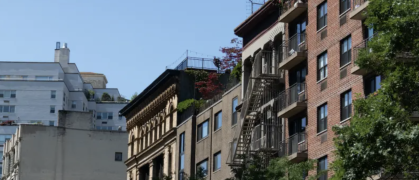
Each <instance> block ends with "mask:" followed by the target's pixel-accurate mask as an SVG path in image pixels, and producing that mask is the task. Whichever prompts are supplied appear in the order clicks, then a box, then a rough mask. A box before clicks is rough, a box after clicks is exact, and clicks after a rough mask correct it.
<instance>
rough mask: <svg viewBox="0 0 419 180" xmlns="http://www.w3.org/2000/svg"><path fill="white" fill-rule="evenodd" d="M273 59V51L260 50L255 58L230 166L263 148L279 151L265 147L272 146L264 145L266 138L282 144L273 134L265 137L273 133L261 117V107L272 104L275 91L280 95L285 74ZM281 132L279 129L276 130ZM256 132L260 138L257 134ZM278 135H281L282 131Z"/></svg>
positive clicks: (231, 153) (240, 162) (230, 158)
mask: <svg viewBox="0 0 419 180" xmlns="http://www.w3.org/2000/svg"><path fill="white" fill-rule="evenodd" d="M273 57H276V56H275V54H274V53H273V51H261V52H259V53H257V54H256V56H255V58H254V62H253V65H252V73H251V78H249V80H248V84H247V91H246V95H245V96H244V101H243V106H242V110H241V114H240V121H239V124H238V127H237V129H236V132H235V135H234V137H235V140H236V142H234V144H232V149H231V151H230V154H229V156H230V157H229V161H230V162H229V164H230V165H231V166H237V165H241V164H242V163H244V162H245V160H246V157H247V156H248V155H249V154H251V153H253V152H255V151H259V150H261V147H264V148H265V150H266V149H267V150H269V149H271V150H274V149H276V148H272V147H271V145H268V146H269V147H268V146H266V144H272V143H265V142H266V139H270V140H273V141H278V145H279V143H280V140H279V138H271V137H270V135H268V136H269V138H266V137H267V136H266V132H271V130H266V129H270V126H269V127H268V126H266V122H264V118H263V117H264V116H263V115H262V111H263V109H262V106H263V105H265V104H266V103H267V102H272V100H273V99H274V98H275V97H276V96H277V94H276V92H279V89H278V87H279V84H280V78H282V77H283V73H282V71H281V73H280V72H279V70H278V67H277V66H278V59H277V58H273ZM272 109H273V108H272ZM272 114H274V113H272ZM271 122H272V121H271ZM279 130H280V128H278V130H276V131H279ZM255 131H257V132H255ZM257 133H258V134H259V135H258V136H256V135H255V134H257ZM263 133H264V134H263ZM276 133H278V134H279V132H276ZM261 134H262V135H261ZM264 135H265V136H264ZM252 138H253V139H252ZM253 144H255V145H253ZM275 146H277V145H275Z"/></svg>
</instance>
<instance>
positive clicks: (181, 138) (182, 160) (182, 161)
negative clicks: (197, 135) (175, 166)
mask: <svg viewBox="0 0 419 180" xmlns="http://www.w3.org/2000/svg"><path fill="white" fill-rule="evenodd" d="M182 165H183V166H182ZM184 170H185V132H183V133H181V134H180V135H179V177H180V178H182V177H183V172H184ZM182 179H183V178H182Z"/></svg>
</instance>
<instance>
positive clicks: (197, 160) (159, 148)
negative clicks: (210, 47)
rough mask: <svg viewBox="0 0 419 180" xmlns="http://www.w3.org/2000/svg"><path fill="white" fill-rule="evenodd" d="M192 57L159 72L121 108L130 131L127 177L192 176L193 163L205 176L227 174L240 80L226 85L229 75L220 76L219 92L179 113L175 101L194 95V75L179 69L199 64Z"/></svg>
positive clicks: (129, 179) (178, 179)
mask: <svg viewBox="0 0 419 180" xmlns="http://www.w3.org/2000/svg"><path fill="white" fill-rule="evenodd" d="M191 59H192V60H191ZM191 59H189V60H188V58H187V59H186V60H185V61H183V62H182V63H181V64H179V65H178V66H176V68H174V69H168V70H166V71H165V72H163V73H162V74H161V75H160V76H159V77H158V78H157V79H156V80H154V82H153V83H151V84H150V85H149V86H148V87H147V88H146V89H145V90H144V91H143V92H142V93H140V94H139V95H138V97H137V98H135V99H134V100H133V101H131V102H130V103H129V104H128V105H127V106H126V107H125V108H123V109H122V110H121V112H120V113H121V114H122V115H124V116H125V117H126V118H127V131H128V132H129V142H128V159H127V161H125V164H126V166H127V180H152V179H154V178H161V177H163V175H170V176H171V177H172V179H173V180H182V179H184V177H185V176H186V175H188V176H193V175H194V174H195V173H196V170H197V169H198V167H202V168H203V169H204V171H205V173H206V176H207V179H217V180H218V179H226V178H229V177H231V174H230V167H229V166H228V165H227V159H228V154H229V153H228V152H229V150H230V149H231V148H230V146H231V145H232V144H233V134H232V133H234V132H235V130H234V129H235V127H236V126H237V125H236V124H238V114H237V110H236V107H237V105H238V104H239V102H240V101H241V85H240V83H239V81H236V82H231V81H230V83H229V84H227V83H226V82H227V80H228V74H223V75H221V76H223V77H225V78H221V79H223V81H225V83H223V84H225V86H224V88H223V91H222V93H220V94H218V95H216V96H215V97H214V98H212V99H210V100H206V101H205V102H204V104H203V106H202V107H200V108H199V109H197V108H195V107H194V106H192V107H189V108H187V109H186V110H183V111H179V110H178V108H177V107H178V104H179V102H182V101H184V100H186V99H191V98H195V99H199V94H198V93H197V92H196V89H195V86H194V84H195V81H194V77H193V76H192V77H191V75H190V74H188V73H187V72H185V71H184V70H185V69H197V68H198V67H193V62H191V61H194V58H191ZM199 61H200V62H198V63H199V65H202V64H210V65H212V64H213V63H212V59H207V60H201V58H200V60H199ZM201 61H202V62H201ZM195 64H196V63H195ZM199 68H204V69H203V70H205V71H214V69H216V67H211V66H209V67H208V66H205V67H199Z"/></svg>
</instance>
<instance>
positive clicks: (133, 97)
mask: <svg viewBox="0 0 419 180" xmlns="http://www.w3.org/2000/svg"><path fill="white" fill-rule="evenodd" d="M137 96H138V93H137V92H135V93H134V94H133V95H132V96H131V101H132V100H134V99H135V98H136V97H137Z"/></svg>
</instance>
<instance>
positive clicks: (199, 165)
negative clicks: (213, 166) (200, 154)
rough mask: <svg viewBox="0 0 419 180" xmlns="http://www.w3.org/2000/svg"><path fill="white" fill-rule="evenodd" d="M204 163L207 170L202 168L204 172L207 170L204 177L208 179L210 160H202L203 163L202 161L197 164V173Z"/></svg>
mask: <svg viewBox="0 0 419 180" xmlns="http://www.w3.org/2000/svg"><path fill="white" fill-rule="evenodd" d="M203 163H205V167H206V168H205V169H204V168H202V169H203V170H205V171H204V177H206V176H207V175H208V158H206V159H204V160H202V161H200V162H198V163H197V164H196V172H198V170H199V169H198V168H199V167H202V166H201V165H202V164H203Z"/></svg>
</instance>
